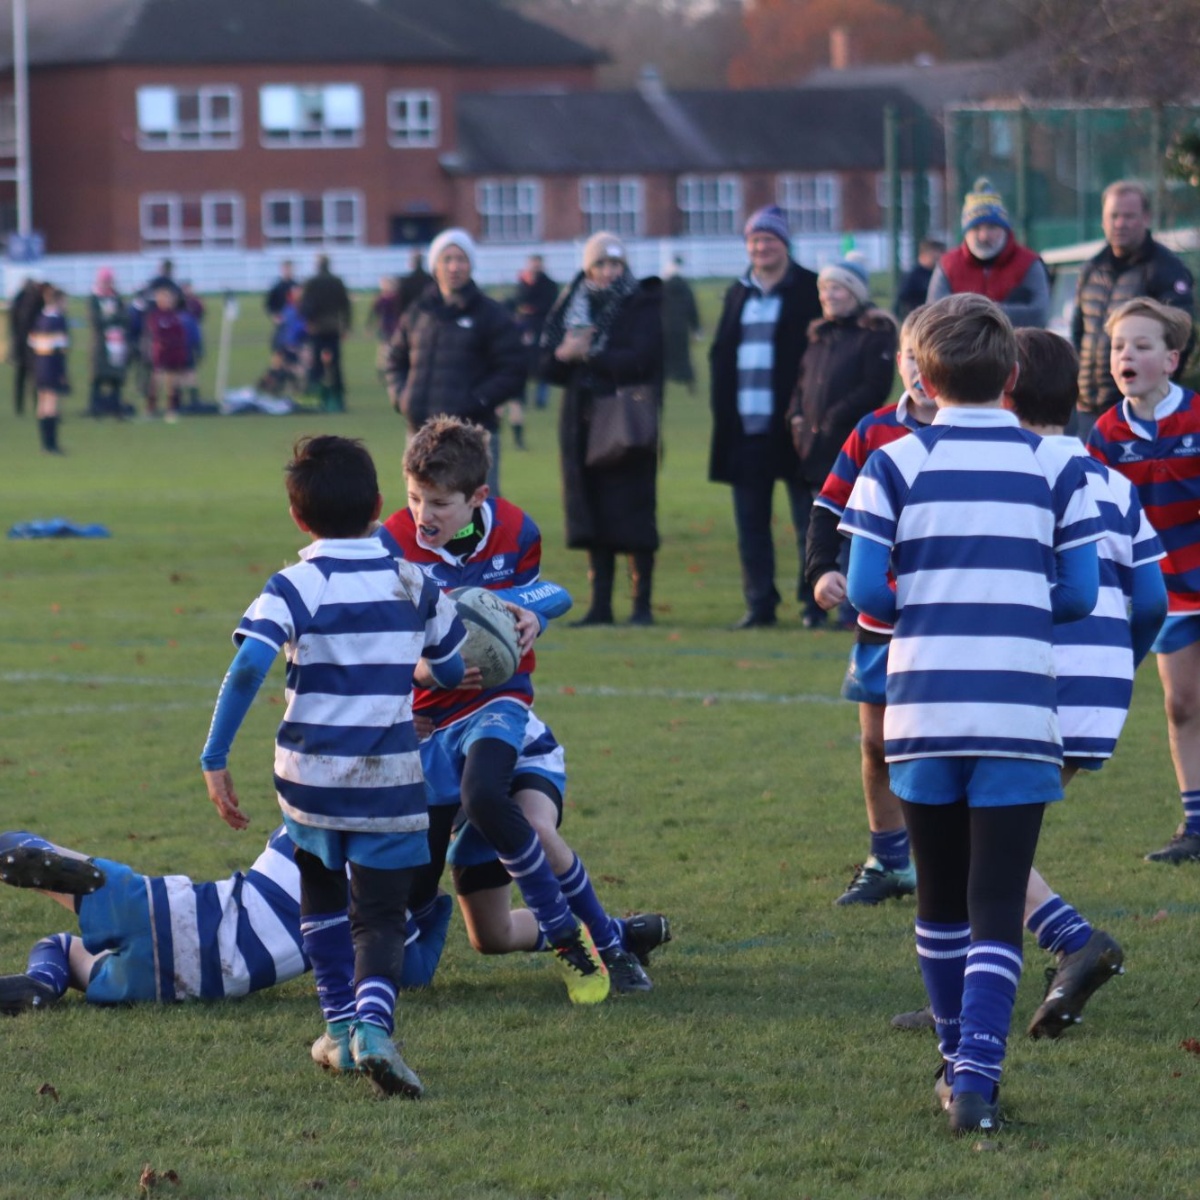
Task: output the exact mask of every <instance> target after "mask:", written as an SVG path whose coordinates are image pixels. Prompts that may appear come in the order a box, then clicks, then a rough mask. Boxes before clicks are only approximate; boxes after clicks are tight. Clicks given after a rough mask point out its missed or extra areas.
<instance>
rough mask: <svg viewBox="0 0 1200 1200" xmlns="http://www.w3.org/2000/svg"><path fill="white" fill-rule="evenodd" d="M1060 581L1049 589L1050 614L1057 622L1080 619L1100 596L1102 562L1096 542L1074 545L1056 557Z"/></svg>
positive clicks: (1056, 623)
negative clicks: (1097, 555) (1097, 552)
mask: <svg viewBox="0 0 1200 1200" xmlns="http://www.w3.org/2000/svg"><path fill="white" fill-rule="evenodd" d="M1054 565H1055V567H1056V568H1057V571H1058V582H1057V583H1056V584H1055V585H1054V586H1053V587H1052V588H1051V589H1050V613H1051V615H1052V616H1053V618H1054V623H1055V625H1062V624H1065V623H1066V622H1067V621H1078V620H1080V619H1082V618H1083V617H1086V616H1087V615H1088V613H1090V612H1091V611H1092V609H1093V608H1095V607H1096V599H1097V597H1098V596H1099V595H1100V561H1099V559H1098V558H1097V557H1096V543H1095V542H1088V543H1087V544H1086V545H1084V546H1072V547H1071V549H1069V550H1063V551H1061V552H1060V553H1058V554H1056V555H1055V556H1054Z"/></svg>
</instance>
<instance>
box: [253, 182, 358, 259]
mask: <svg viewBox="0 0 1200 1200" xmlns="http://www.w3.org/2000/svg"><path fill="white" fill-rule="evenodd" d="M347 201H348V202H350V203H351V204H352V205H353V209H354V216H353V219H352V221H351V222H350V223H349V224H340V223H339V222H338V220H337V218H336V209H337V206H338V205H339V204H344V203H346V202H347ZM276 204H287V205H288V206H289V208H290V210H291V211H290V213H289V217H288V220H287V221H286V222H284V223H279V222H276V221H275V220H274V218H273V216H272V214H271V207H272V206H273V205H276ZM305 204H319V205H320V208H321V223H320V225H319V226H318V225H315V224H313V225H306V224H305V222H304V206H305ZM365 228H366V201H365V199H364V197H363V194H362V192H360V191H358V190H357V189H356V188H335V189H332V190H330V191H325V192H307V193H306V192H296V191H273V192H263V195H262V237H263V245H264V246H273V247H274V246H361V245H362V244H363V237H364V230H365Z"/></svg>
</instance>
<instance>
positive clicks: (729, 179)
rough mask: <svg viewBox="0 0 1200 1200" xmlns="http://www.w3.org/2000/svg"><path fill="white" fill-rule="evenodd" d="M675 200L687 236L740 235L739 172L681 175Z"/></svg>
mask: <svg viewBox="0 0 1200 1200" xmlns="http://www.w3.org/2000/svg"><path fill="white" fill-rule="evenodd" d="M675 203H676V205H677V206H678V208H679V212H680V215H681V216H682V218H683V221H682V225H683V227H682V229H681V230H680V233H681V234H682V235H683V236H684V237H737V236H738V235H740V234H741V232H742V229H741V225H742V180H741V177H740V176H738V175H681V176H680V177H679V180H678V182H677V183H676V185H675Z"/></svg>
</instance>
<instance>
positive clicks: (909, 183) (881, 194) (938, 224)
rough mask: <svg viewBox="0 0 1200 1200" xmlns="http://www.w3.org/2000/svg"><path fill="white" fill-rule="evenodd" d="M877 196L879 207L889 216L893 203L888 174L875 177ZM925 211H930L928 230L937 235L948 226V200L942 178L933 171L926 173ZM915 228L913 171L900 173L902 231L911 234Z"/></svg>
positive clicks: (885, 216) (932, 234)
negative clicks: (943, 188) (889, 192)
mask: <svg viewBox="0 0 1200 1200" xmlns="http://www.w3.org/2000/svg"><path fill="white" fill-rule="evenodd" d="M875 198H876V199H877V200H878V201H879V208H880V210H881V211H882V213H883V215H884V219H885V220H886V218H887V211H888V208H889V207H890V205H891V198H890V196H889V195H888V179H887V176H886V175H878V176H876V179H875ZM925 204H926V209H925V211H926V212H927V213H928V221H927V223H926V226H925V228H926V232H927V233H929V234H930V235H931V236H937V235H939V234H941V233H942V231H943V230H945V228H946V200H945V196H944V194H943V192H942V178H941V176H940V175H938V174H936V173H935V172H933V171H927V172H926V173H925ZM912 228H913V173H912V172H911V171H902V172H901V173H900V232H901V233H906V234H911V233H912Z"/></svg>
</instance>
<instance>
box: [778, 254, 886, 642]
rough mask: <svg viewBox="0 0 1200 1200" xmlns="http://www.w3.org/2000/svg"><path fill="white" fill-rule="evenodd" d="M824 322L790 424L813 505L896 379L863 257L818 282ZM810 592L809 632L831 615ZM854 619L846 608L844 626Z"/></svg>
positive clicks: (811, 345)
mask: <svg viewBox="0 0 1200 1200" xmlns="http://www.w3.org/2000/svg"><path fill="white" fill-rule="evenodd" d="M817 294H818V295H819V297H820V300H821V316H820V318H819V319H818V320H816V321H814V322H813V323H812V324H811V325H810V326H809V327H808V349H807V350H806V351H805V354H804V358H803V360H802V362H801V364H800V378H799V379H798V380H797V382H796V390H795V391H794V392H793V393H792V402H791V405H790V407H789V408H788V421H789V424H790V426H791V431H792V442H793V444H794V445H795V447H796V454H797V456H798V457H799V459H800V478H801V480H802V483H803V486H804V487H805V488H807V489H808V492H809V497H810V498H809V503H808V505H807V508H806V511H805V513H804V528H803V529H802V530H797V533H798V534H800V535H801V536H803V537H807V535H808V516H809V513H811V511H812V500H814V499H815V498H816V497H817V496H818V495H820V492H821V488H822V486H823V485H824V483H825V478H826V476H827V475H828V474H829V472H830V471H831V470H832V469H833V464H834V460H835V459H836V458H837V455H838V451H839V450H840V449H841V448H842V443H843V442H844V441H845V440H846V438H848V437H849V436H850V431H851V430H852V429H853V428H854V426H855V425H856V424H857V423H858V422H859V421H860V420H861V419H862V418H863V417H865V416H866V415H867V413H869V412H874V411H875V409H877V408H879V407H880V405H882V404H885V403H886V402H887V398H888V396H889V395H890V394H891V390H892V380H893V378H894V376H895V359H896V322H895V320H894V319H893V317H892V315H891V313H888V312H884V310H883V309H881V308H876V307H875V306H874V305H873V304H872V303H871V277H870V275H869V274H868V272H867V268H866V265H865V264H864V263H863V262H862V260H861V259H860V258H858V257H855V256H853V254H851V255H847V256H846V257H845V258H844V259H842V260H841V261H840V262H835V263H829V264H827V265H826V266H824V267H822V268H821V270H820V273H819V274H818V275H817ZM811 596H812V593H811V590H807V585H806V594H805V600H804V611H803V613H802V614H801V618H800V619H801V621H802V623H803V624H804V625H805V627H806V628H809V629H812V628H815V627H818V626H821V625H823V624H825V622H826V620H827V619H828V618H827V614H826V612H825V610H824V609H823V608H821V606H820V605H819V604H817V603H816V600H815V599H812V598H811ZM853 620H854V614H853V612H852V611H851V610H849V609H847V610H846V611H845V612H844V614H843V622H844V623H847V622H851V621H853Z"/></svg>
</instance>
